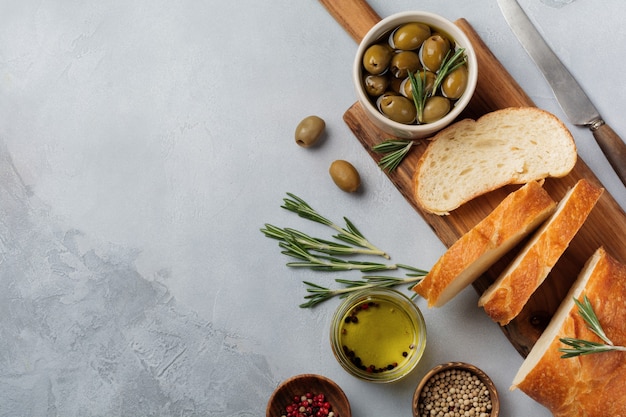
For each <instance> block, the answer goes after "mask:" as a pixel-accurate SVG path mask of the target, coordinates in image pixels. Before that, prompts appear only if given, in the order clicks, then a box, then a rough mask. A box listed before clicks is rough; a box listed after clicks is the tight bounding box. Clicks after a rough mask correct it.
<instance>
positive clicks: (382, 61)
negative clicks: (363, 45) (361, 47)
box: [363, 43, 393, 75]
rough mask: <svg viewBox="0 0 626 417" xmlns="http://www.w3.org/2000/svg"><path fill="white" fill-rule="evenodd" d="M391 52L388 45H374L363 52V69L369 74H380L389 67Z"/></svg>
mask: <svg viewBox="0 0 626 417" xmlns="http://www.w3.org/2000/svg"><path fill="white" fill-rule="evenodd" d="M392 55H393V51H392V49H391V47H390V46H389V45H386V44H380V43H378V44H375V45H372V46H370V47H369V48H367V49H366V50H365V53H364V54H363V67H364V68H365V70H366V71H367V72H369V73H370V74H374V75H378V74H382V73H383V72H385V71H386V70H387V67H389V63H390V62H391V57H392Z"/></svg>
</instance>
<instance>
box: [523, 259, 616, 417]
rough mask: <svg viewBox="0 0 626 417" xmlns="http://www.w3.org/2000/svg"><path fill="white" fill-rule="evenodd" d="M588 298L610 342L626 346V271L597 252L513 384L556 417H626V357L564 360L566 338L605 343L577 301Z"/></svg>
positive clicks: (609, 354)
mask: <svg viewBox="0 0 626 417" xmlns="http://www.w3.org/2000/svg"><path fill="white" fill-rule="evenodd" d="M585 296H586V297H587V298H588V299H589V301H590V303H591V305H592V307H593V310H594V311H595V313H596V316H597V317H598V321H599V322H600V325H601V326H602V328H603V329H604V331H605V333H606V335H607V337H608V338H609V339H610V340H611V341H612V342H613V343H614V344H615V345H617V346H625V345H626V308H625V304H624V303H625V301H624V300H626V265H624V264H622V263H620V262H618V261H617V260H616V259H614V258H612V257H611V256H609V255H608V254H607V253H606V251H605V250H604V249H603V248H600V249H598V250H597V251H596V252H595V253H594V254H593V256H591V258H590V259H589V260H588V261H587V263H586V264H585V266H584V267H583V269H582V271H581V272H580V274H579V275H578V278H577V279H576V281H575V283H574V285H572V287H571V289H570V292H569V294H568V295H567V296H566V297H565V298H564V299H563V302H562V303H561V305H560V306H559V308H558V310H557V311H556V313H555V314H554V316H553V317H552V319H551V321H550V323H549V324H548V327H547V328H546V329H545V330H544V331H543V333H542V335H541V337H539V339H538V340H537V342H536V343H535V345H534V346H533V348H532V349H531V351H530V353H529V354H528V356H527V357H526V359H525V360H524V362H523V363H522V365H521V367H520V368H519V371H518V372H517V375H516V376H515V378H514V379H513V384H512V386H511V389H512V390H513V389H515V388H519V389H520V390H522V391H523V392H525V393H526V394H527V395H528V396H529V397H531V398H533V399H534V400H535V401H537V402H539V403H540V404H543V405H544V406H545V407H546V408H548V409H549V410H550V411H551V412H552V413H553V415H554V416H555V417H580V416H586V417H600V416H602V417H606V416H611V417H614V416H626V352H618V351H611V352H602V353H594V354H591V355H585V356H578V357H574V358H561V356H562V355H563V353H562V352H560V351H559V349H560V348H568V346H566V345H565V344H563V343H561V342H560V339H561V338H575V339H581V340H588V341H593V342H600V343H602V341H601V340H600V339H599V338H598V337H597V336H596V335H595V334H594V333H593V332H592V331H591V330H589V328H588V327H587V325H586V323H585V321H584V320H583V318H582V317H581V316H580V314H579V313H578V307H577V306H576V305H575V303H574V301H573V299H574V298H576V299H577V300H579V301H583V298H584V297H585Z"/></svg>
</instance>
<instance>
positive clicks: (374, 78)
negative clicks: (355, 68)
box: [363, 74, 389, 97]
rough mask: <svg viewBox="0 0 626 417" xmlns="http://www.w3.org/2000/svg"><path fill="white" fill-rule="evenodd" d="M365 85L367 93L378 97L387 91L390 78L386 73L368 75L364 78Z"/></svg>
mask: <svg viewBox="0 0 626 417" xmlns="http://www.w3.org/2000/svg"><path fill="white" fill-rule="evenodd" d="M363 85H365V91H367V94H369V95H370V96H373V97H378V96H380V95H381V94H383V93H384V92H385V91H387V87H389V78H387V77H385V76H384V75H371V74H370V75H367V76H366V77H365V79H364V80H363Z"/></svg>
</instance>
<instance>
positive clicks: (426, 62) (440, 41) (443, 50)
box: [420, 34, 450, 72]
mask: <svg viewBox="0 0 626 417" xmlns="http://www.w3.org/2000/svg"><path fill="white" fill-rule="evenodd" d="M449 50H450V41H449V40H448V39H447V38H445V37H443V36H441V35H439V34H435V35H432V36H431V37H430V38H428V39H426V40H425V41H424V43H423V44H422V47H421V48H420V60H421V62H422V65H423V66H424V68H425V69H427V70H430V71H432V72H437V71H438V70H439V67H441V63H442V62H443V59H444V58H445V56H446V54H447V53H448V51H449Z"/></svg>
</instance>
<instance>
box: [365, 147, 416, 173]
mask: <svg viewBox="0 0 626 417" xmlns="http://www.w3.org/2000/svg"><path fill="white" fill-rule="evenodd" d="M415 143H416V142H415V141H413V140H396V139H388V140H386V141H384V142H381V143H378V144H376V145H374V146H372V150H373V151H374V152H376V153H384V154H385V155H384V156H383V157H382V158H380V161H378V165H379V166H380V167H381V168H383V169H386V170H387V171H390V172H391V171H393V170H394V169H396V168H397V167H398V165H400V163H401V162H402V160H403V159H404V157H405V156H407V155H408V154H409V151H410V150H411V147H412V146H413V145H414V144H415Z"/></svg>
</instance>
